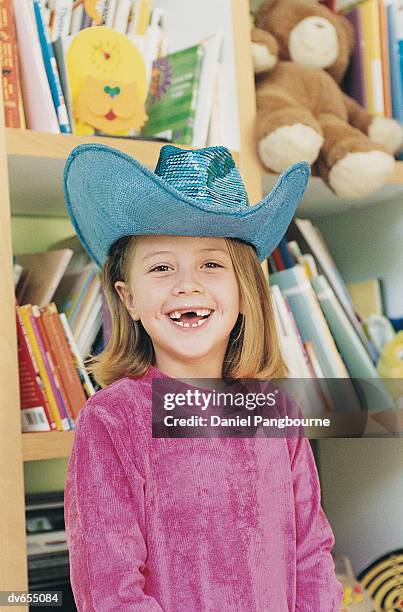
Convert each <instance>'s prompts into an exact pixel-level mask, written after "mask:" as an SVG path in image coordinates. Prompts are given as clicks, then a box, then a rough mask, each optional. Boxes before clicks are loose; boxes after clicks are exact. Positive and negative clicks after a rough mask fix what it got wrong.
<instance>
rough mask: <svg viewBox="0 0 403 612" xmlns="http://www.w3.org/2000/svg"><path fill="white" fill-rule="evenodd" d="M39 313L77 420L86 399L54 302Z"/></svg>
mask: <svg viewBox="0 0 403 612" xmlns="http://www.w3.org/2000/svg"><path fill="white" fill-rule="evenodd" d="M41 312H42V318H43V323H44V326H45V328H46V331H47V333H48V336H49V337H51V338H52V348H53V351H54V354H55V364H56V367H57V369H58V371H59V375H60V377H61V378H62V380H63V384H64V387H65V390H66V394H67V396H68V399H69V403H70V407H71V412H72V415H73V418H74V419H77V417H78V415H79V412H80V410H81V408H82V407H83V405H84V404H85V402H86V400H87V397H86V394H85V392H84V389H83V387H82V385H81V380H80V377H79V375H78V373H77V370H76V367H75V364H74V358H73V355H72V353H71V349H70V346H69V343H68V341H67V338H66V335H65V332H64V328H63V326H62V323H61V321H60V318H59V313H58V311H57V308H56V305H55V304H54V302H51V303H50V304H49V305H48V306H46V307H44V308H42V309H41Z"/></svg>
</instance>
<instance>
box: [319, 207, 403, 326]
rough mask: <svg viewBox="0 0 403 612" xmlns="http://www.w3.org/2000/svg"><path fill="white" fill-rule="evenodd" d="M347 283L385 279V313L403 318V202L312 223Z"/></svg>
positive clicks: (325, 218) (383, 281) (354, 211)
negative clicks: (319, 232)
mask: <svg viewBox="0 0 403 612" xmlns="http://www.w3.org/2000/svg"><path fill="white" fill-rule="evenodd" d="M313 220H314V222H315V224H316V225H317V226H318V227H319V229H320V231H321V232H322V234H323V236H324V238H325V241H326V243H327V244H328V246H329V248H330V251H331V253H332V255H333V257H334V259H335V262H336V265H337V267H338V268H339V270H340V272H341V275H342V276H343V278H344V279H345V280H346V281H347V282H350V281H359V280H367V279H369V278H374V277H378V278H381V279H382V283H383V287H384V290H385V291H384V294H385V299H386V312H385V314H387V315H388V316H390V317H393V318H399V317H403V201H402V199H401V200H400V201H393V202H379V203H378V204H377V205H375V206H370V207H368V208H366V209H362V210H359V209H355V210H351V211H349V212H346V213H343V214H339V215H332V216H330V217H322V218H316V219H313Z"/></svg>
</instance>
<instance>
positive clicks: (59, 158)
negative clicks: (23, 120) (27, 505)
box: [5, 128, 239, 217]
mask: <svg viewBox="0 0 403 612" xmlns="http://www.w3.org/2000/svg"><path fill="white" fill-rule="evenodd" d="M5 132H6V151H7V156H8V166H9V168H8V169H9V177H10V200H11V212H12V214H13V215H27V216H42V217H67V210H66V207H65V204H64V198H63V192H62V172H63V167H64V164H65V161H66V158H67V157H68V155H69V153H70V152H71V150H72V149H74V147H76V146H77V145H79V144H84V143H88V142H95V143H98V144H99V143H101V144H106V145H109V146H111V147H115V148H117V149H120V150H121V151H124V152H125V153H128V154H129V155H132V156H133V157H135V158H136V159H137V160H138V161H139V162H140V163H142V164H143V165H144V166H147V167H149V168H152V169H154V168H155V165H156V163H157V159H158V155H159V151H160V149H161V147H162V146H163V145H164V144H166V143H164V142H160V141H147V140H133V139H132V140H130V139H127V138H108V137H97V136H73V135H72V134H48V133H46V132H36V131H34V130H19V129H14V128H6V130H5ZM178 146H180V147H181V148H182V147H183V148H184V149H187V148H190V147H188V146H187V145H178ZM232 155H233V157H234V159H235V161H236V163H239V153H237V152H233V153H232ZM21 177H23V180H21Z"/></svg>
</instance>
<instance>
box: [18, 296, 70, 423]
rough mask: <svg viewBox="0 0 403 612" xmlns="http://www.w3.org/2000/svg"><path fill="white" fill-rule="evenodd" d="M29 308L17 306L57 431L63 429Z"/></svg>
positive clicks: (27, 306) (28, 306)
mask: <svg viewBox="0 0 403 612" xmlns="http://www.w3.org/2000/svg"><path fill="white" fill-rule="evenodd" d="M31 309H32V306H31V305H30V304H26V305H24V306H19V307H18V311H19V313H20V315H21V318H22V322H23V324H24V327H25V330H26V332H27V334H28V338H29V341H30V343H31V346H32V350H33V352H34V355H35V359H36V361H37V363H38V368H39V373H40V375H41V378H42V380H43V384H44V386H45V392H46V395H47V398H48V401H49V406H50V409H51V411H52V416H53V418H54V421H55V423H56V427H57V430H58V431H63V427H62V420H61V418H60V413H59V408H58V406H57V403H56V398H55V396H54V395H53V391H52V386H51V384H50V380H49V376H48V373H47V370H46V367H45V364H44V361H43V359H42V353H41V351H40V348H39V346H38V343H37V340H36V336H35V332H34V329H33V326H32V321H31V318H30V314H31Z"/></svg>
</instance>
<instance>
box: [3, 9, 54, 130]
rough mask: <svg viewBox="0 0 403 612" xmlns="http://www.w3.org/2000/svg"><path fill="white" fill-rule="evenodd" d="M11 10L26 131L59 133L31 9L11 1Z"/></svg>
mask: <svg viewBox="0 0 403 612" xmlns="http://www.w3.org/2000/svg"><path fill="white" fill-rule="evenodd" d="M13 6H14V14H15V25H16V30H17V39H18V55H19V59H20V64H19V65H20V68H21V89H22V94H23V99H24V110H25V118H26V122H27V127H28V128H29V129H31V130H38V131H40V132H54V133H60V127H59V122H58V120H57V115H56V111H55V107H54V105H53V100H52V95H51V93H50V87H49V83H48V79H47V76H46V71H45V67H44V64H43V58H42V51H41V45H40V42H39V38H38V32H37V29H36V26H35V17H34V14H33V8H32V5H30V4H29V3H28V2H27V1H23V0H14V1H13Z"/></svg>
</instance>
